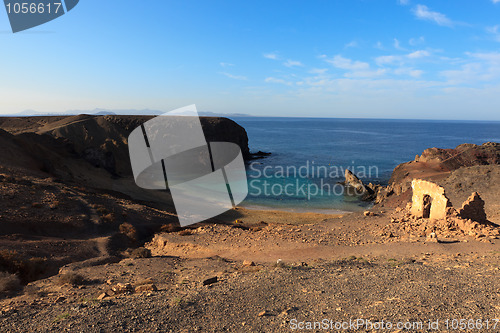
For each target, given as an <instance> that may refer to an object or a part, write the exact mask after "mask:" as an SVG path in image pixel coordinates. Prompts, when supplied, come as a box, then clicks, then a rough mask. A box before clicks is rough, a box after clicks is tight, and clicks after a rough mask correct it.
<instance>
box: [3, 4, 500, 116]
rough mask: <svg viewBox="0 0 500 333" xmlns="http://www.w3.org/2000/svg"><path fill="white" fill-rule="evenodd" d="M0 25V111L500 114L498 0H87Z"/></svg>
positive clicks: (499, 7) (374, 114)
mask: <svg viewBox="0 0 500 333" xmlns="http://www.w3.org/2000/svg"><path fill="white" fill-rule="evenodd" d="M0 25H1V26H0V41H1V45H2V52H1V54H0V78H1V79H0V101H1V102H0V113H4V114H6V113H15V112H21V111H23V110H27V109H32V110H37V111H40V112H61V111H64V110H75V109H78V110H92V109H94V108H105V109H111V110H114V109H155V110H163V111H169V110H171V109H174V108H178V107H182V106H184V105H188V104H193V103H195V104H196V105H197V107H198V110H201V111H212V112H222V113H233V112H235V113H236V112H237V113H248V114H252V115H273V116H305V117H307V116H309V117H362V118H413V119H473V120H474V119H477V120H500V0H476V1H470V0H468V1H460V0H450V1H425V0H422V1H417V0H405V1H403V0H399V1H398V0H380V1H375V0H351V1H334V0H325V1H314V0H311V1H291V0H286V1H250V0H249V1H230V0H227V1H202V0H199V1H166V0H147V1H146V0H142V1H124V0H100V1H98V0H82V1H80V3H79V5H78V6H77V7H75V8H74V9H73V10H72V11H71V12H69V13H67V14H66V15H64V16H62V17H60V18H58V19H56V20H54V21H51V22H49V23H47V24H44V25H42V26H39V27H36V28H33V29H31V30H27V31H25V32H20V33H16V34H12V33H11V32H10V26H9V23H8V20H7V15H6V12H5V11H4V10H0Z"/></svg>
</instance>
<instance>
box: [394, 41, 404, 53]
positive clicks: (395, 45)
mask: <svg viewBox="0 0 500 333" xmlns="http://www.w3.org/2000/svg"><path fill="white" fill-rule="evenodd" d="M394 48H395V49H396V50H401V51H406V49H405V48H404V47H402V46H401V43H400V42H399V40H398V39H397V38H394Z"/></svg>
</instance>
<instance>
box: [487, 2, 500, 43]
mask: <svg viewBox="0 0 500 333" xmlns="http://www.w3.org/2000/svg"><path fill="white" fill-rule="evenodd" d="M498 2H500V0H498ZM499 28H500V26H498V25H495V26H493V27H487V28H486V31H487V32H489V33H490V34H492V35H493V38H494V39H495V40H496V41H497V42H500V32H499V31H498V29H499Z"/></svg>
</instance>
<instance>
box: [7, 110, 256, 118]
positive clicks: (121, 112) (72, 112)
mask: <svg viewBox="0 0 500 333" xmlns="http://www.w3.org/2000/svg"><path fill="white" fill-rule="evenodd" d="M167 112H168V111H161V110H151V109H143V110H137V109H124V110H119V109H118V110H109V109H102V108H96V109H94V110H68V111H63V112H40V111H35V110H25V111H22V112H18V113H9V114H0V117H50V116H76V115H79V114H88V115H96V116H117V115H120V116H159V115H161V114H164V113H167ZM198 114H199V115H200V116H202V117H226V118H227V117H253V116H252V115H249V114H245V113H221V112H210V111H200V112H198Z"/></svg>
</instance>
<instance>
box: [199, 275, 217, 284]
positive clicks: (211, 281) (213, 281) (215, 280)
mask: <svg viewBox="0 0 500 333" xmlns="http://www.w3.org/2000/svg"><path fill="white" fill-rule="evenodd" d="M217 281H218V278H217V276H214V277H211V278H208V279H206V280H204V281H203V285H204V286H208V285H210V284H212V283H216V282H217Z"/></svg>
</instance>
